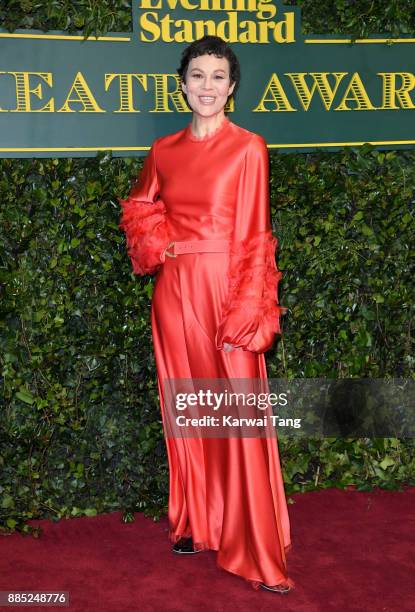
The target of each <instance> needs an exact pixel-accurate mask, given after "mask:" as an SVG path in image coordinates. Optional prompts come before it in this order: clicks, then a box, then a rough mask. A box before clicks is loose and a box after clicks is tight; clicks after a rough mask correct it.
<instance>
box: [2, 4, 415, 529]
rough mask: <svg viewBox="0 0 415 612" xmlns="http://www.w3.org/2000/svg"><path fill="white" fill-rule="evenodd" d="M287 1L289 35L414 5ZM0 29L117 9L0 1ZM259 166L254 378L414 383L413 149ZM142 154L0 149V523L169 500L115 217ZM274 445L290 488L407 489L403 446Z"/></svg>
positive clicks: (361, 28) (349, 30)
mask: <svg viewBox="0 0 415 612" xmlns="http://www.w3.org/2000/svg"><path fill="white" fill-rule="evenodd" d="M287 4H294V2H290V3H289V2H287ZM299 4H301V5H302V7H303V28H304V31H305V32H314V33H323V34H324V33H334V32H341V33H345V34H351V35H353V36H359V35H360V36H362V35H366V34H370V33H373V34H378V33H384V34H390V35H392V36H396V35H399V34H405V33H407V32H413V33H415V5H414V4H413V2H412V0H399V1H398V0H395V1H393V0H392V1H391V0H389V1H386V0H378V1H377V2H372V1H371V0H360V1H359V2H355V1H353V0H348V1H347V0H326V1H325V2H324V3H322V2H319V1H317V0H304V1H303V2H299ZM6 9H7V10H6ZM0 26H1V27H3V28H8V29H9V30H11V31H13V29H15V28H22V27H23V28H25V27H28V28H38V29H44V30H48V29H64V30H67V31H68V32H70V31H73V30H75V29H82V30H83V31H84V32H85V34H96V35H100V34H104V33H105V32H106V31H108V30H110V31H126V30H128V29H130V28H131V14H130V3H129V2H128V1H126V0H125V1H124V0H122V1H121V0H112V1H111V0H106V1H105V0H99V1H98V0H82V1H78V2H68V1H66V0H60V1H57V0H48V1H45V2H42V3H38V2H32V1H31V0H20V1H18V0H9V1H8V2H0ZM270 164H271V178H270V180H271V203H272V219H273V225H274V233H275V234H276V235H277V236H278V237H279V250H278V266H279V268H280V269H281V270H282V271H283V274H284V277H283V280H282V281H281V283H280V288H281V289H280V298H281V300H280V301H281V302H282V304H284V305H285V306H287V307H288V312H287V313H286V315H285V317H284V318H283V337H282V338H281V339H280V340H278V341H276V342H275V344H274V347H273V348H272V349H271V350H270V351H269V352H268V353H267V354H266V358H267V367H268V374H269V376H270V377H289V378H292V377H298V378H301V377H332V378H333V377H338V378H348V377H357V378H358V377H364V378H366V377H373V378H389V377H412V378H413V376H414V357H413V355H414V339H413V321H414V280H413V279H414V266H413V261H414V240H413V236H414V229H415V228H414V199H415V151H399V152H394V151H391V152H379V151H376V150H373V149H372V148H371V147H370V146H365V147H364V148H363V149H359V150H357V149H345V150H343V151H340V152H337V153H313V154H284V155H279V154H276V153H275V152H270ZM141 165H142V158H141V159H137V158H134V159H129V158H112V157H111V155H110V154H109V153H106V154H102V153H101V154H98V155H97V156H96V157H95V158H90V159H85V158H81V159H48V160H45V159H25V160H11V159H5V160H0V204H1V207H0V228H1V229H0V232H1V236H0V310H1V317H0V364H1V373H0V383H1V397H0V410H1V417H0V529H1V528H3V529H4V530H7V529H9V530H14V529H19V530H23V531H27V530H29V527H28V525H27V524H26V520H27V519H28V518H32V517H36V518H40V517H41V518H46V517H48V518H59V517H62V516H78V515H84V514H86V515H94V514H96V513H100V512H104V511H105V512H108V511H112V510H119V509H121V510H124V511H125V515H124V516H125V520H130V518H131V512H133V511H137V510H139V511H144V512H146V513H147V514H149V515H151V516H154V517H155V518H156V517H158V516H160V514H162V513H164V512H166V510H167V494H168V469H167V458H166V452H165V445H164V439H163V433H162V427H161V421H160V412H159V406H158V396H157V384H156V370H155V362H154V356H153V351H152V341H151V327H150V304H151V296H152V290H153V283H154V278H153V277H145V278H139V277H135V276H134V275H133V274H132V273H131V265H130V262H129V260H128V258H127V255H126V251H125V242H124V236H123V235H122V234H121V232H120V231H119V229H118V226H117V224H118V222H119V214H120V211H119V206H118V201H117V196H124V195H126V194H127V192H128V190H129V187H130V185H131V181H132V180H133V179H134V178H135V177H136V175H137V173H138V171H139V170H140V168H141ZM280 454H281V459H282V464H283V471H284V478H285V482H286V488H287V492H288V493H290V492H293V491H305V490H310V489H314V488H319V487H333V486H338V487H345V486H349V485H352V486H356V487H357V488H359V489H361V490H367V489H370V488H372V487H373V486H380V487H384V488H390V489H393V488H397V487H399V486H400V485H401V484H402V483H409V484H414V483H415V459H414V442H413V440H410V439H396V438H388V439H382V438H379V439H368V438H364V439H356V438H337V439H335V438H332V439H324V440H318V439H309V440H303V441H298V440H280Z"/></svg>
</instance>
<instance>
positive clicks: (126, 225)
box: [118, 197, 169, 276]
mask: <svg viewBox="0 0 415 612" xmlns="http://www.w3.org/2000/svg"><path fill="white" fill-rule="evenodd" d="M118 201H119V203H120V206H121V208H122V216H121V223H120V224H119V225H118V227H119V228H120V229H122V230H124V232H125V235H126V243H127V253H128V255H129V257H130V259H131V263H132V266H133V272H134V274H139V275H141V276H142V275H144V274H154V273H155V272H157V270H158V269H159V268H160V266H161V264H162V263H164V261H165V250H166V248H167V246H168V244H169V232H168V226H167V220H166V205H165V204H164V202H163V201H162V200H160V199H159V200H157V201H156V202H154V203H153V202H142V201H138V200H136V199H134V198H131V197H128V198H127V199H125V200H122V199H120V198H119V199H118Z"/></svg>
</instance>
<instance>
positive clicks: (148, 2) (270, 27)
mask: <svg viewBox="0 0 415 612" xmlns="http://www.w3.org/2000/svg"><path fill="white" fill-rule="evenodd" d="M135 6H136V8H137V9H138V10H137V15H136V16H135V18H134V21H135V23H134V28H136V27H138V37H139V40H140V42H144V43H156V42H160V41H161V42H165V43H192V42H193V41H195V40H198V39H199V38H202V37H203V36H205V35H206V34H208V35H212V36H219V37H220V38H222V39H223V40H225V41H226V42H228V43H235V42H239V43H242V44H244V43H245V44H247V43H251V44H270V43H271V44H272V43H274V44H275V43H279V44H280V43H294V42H295V12H294V11H293V10H291V11H288V10H285V9H287V8H288V7H282V8H278V7H277V6H276V5H275V4H274V3H273V1H272V0H195V1H191V0H139V1H138V2H137V3H136V4H135Z"/></svg>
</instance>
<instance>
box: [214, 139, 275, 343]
mask: <svg viewBox="0 0 415 612" xmlns="http://www.w3.org/2000/svg"><path fill="white" fill-rule="evenodd" d="M268 166H269V161H268V151H267V147H266V142H265V140H264V138H263V137H262V136H260V135H259V134H254V135H253V136H252V138H251V140H250V142H249V145H248V148H247V153H246V157H245V162H244V167H243V169H242V172H241V176H240V179H239V184H238V195H237V206H236V216H235V227H234V234H233V238H232V245H231V252H230V259H229V269H228V278H229V292H228V296H227V301H226V303H225V306H224V309H223V313H222V320H221V323H220V325H219V328H218V330H217V333H216V338H215V340H216V348H217V349H222V348H223V343H224V342H228V343H229V344H232V345H234V346H235V347H242V348H243V349H244V350H248V351H252V352H254V353H263V352H265V351H267V350H268V349H269V348H271V346H272V344H273V342H274V339H275V334H276V333H279V334H281V329H280V314H281V312H284V311H285V310H286V308H285V307H283V306H280V305H279V303H278V282H279V280H280V279H281V277H282V273H281V272H280V271H279V270H278V268H277V265H276V262H275V251H276V248H277V245H278V239H277V238H276V237H275V236H273V235H272V230H271V219H270V205H269V186H268V183H269V170H268Z"/></svg>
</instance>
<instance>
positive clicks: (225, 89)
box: [181, 53, 235, 117]
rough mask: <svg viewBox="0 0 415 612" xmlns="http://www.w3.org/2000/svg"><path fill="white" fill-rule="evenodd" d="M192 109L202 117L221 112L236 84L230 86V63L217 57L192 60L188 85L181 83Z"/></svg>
mask: <svg viewBox="0 0 415 612" xmlns="http://www.w3.org/2000/svg"><path fill="white" fill-rule="evenodd" d="M181 86H182V90H183V91H184V93H185V94H186V96H187V100H188V103H189V106H190V108H191V109H192V110H193V112H194V113H197V114H198V115H201V116H202V117H211V116H213V115H216V114H217V113H219V112H221V111H222V110H223V108H224V106H225V104H226V102H227V99H228V96H229V95H230V94H231V93H232V92H233V89H234V87H235V83H232V85H230V75H229V61H228V59H227V58H226V57H216V55H213V54H212V55H209V54H208V53H206V54H205V55H199V57H194V58H192V59H191V60H190V62H189V65H188V67H187V72H186V83H183V82H182V83H181Z"/></svg>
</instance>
